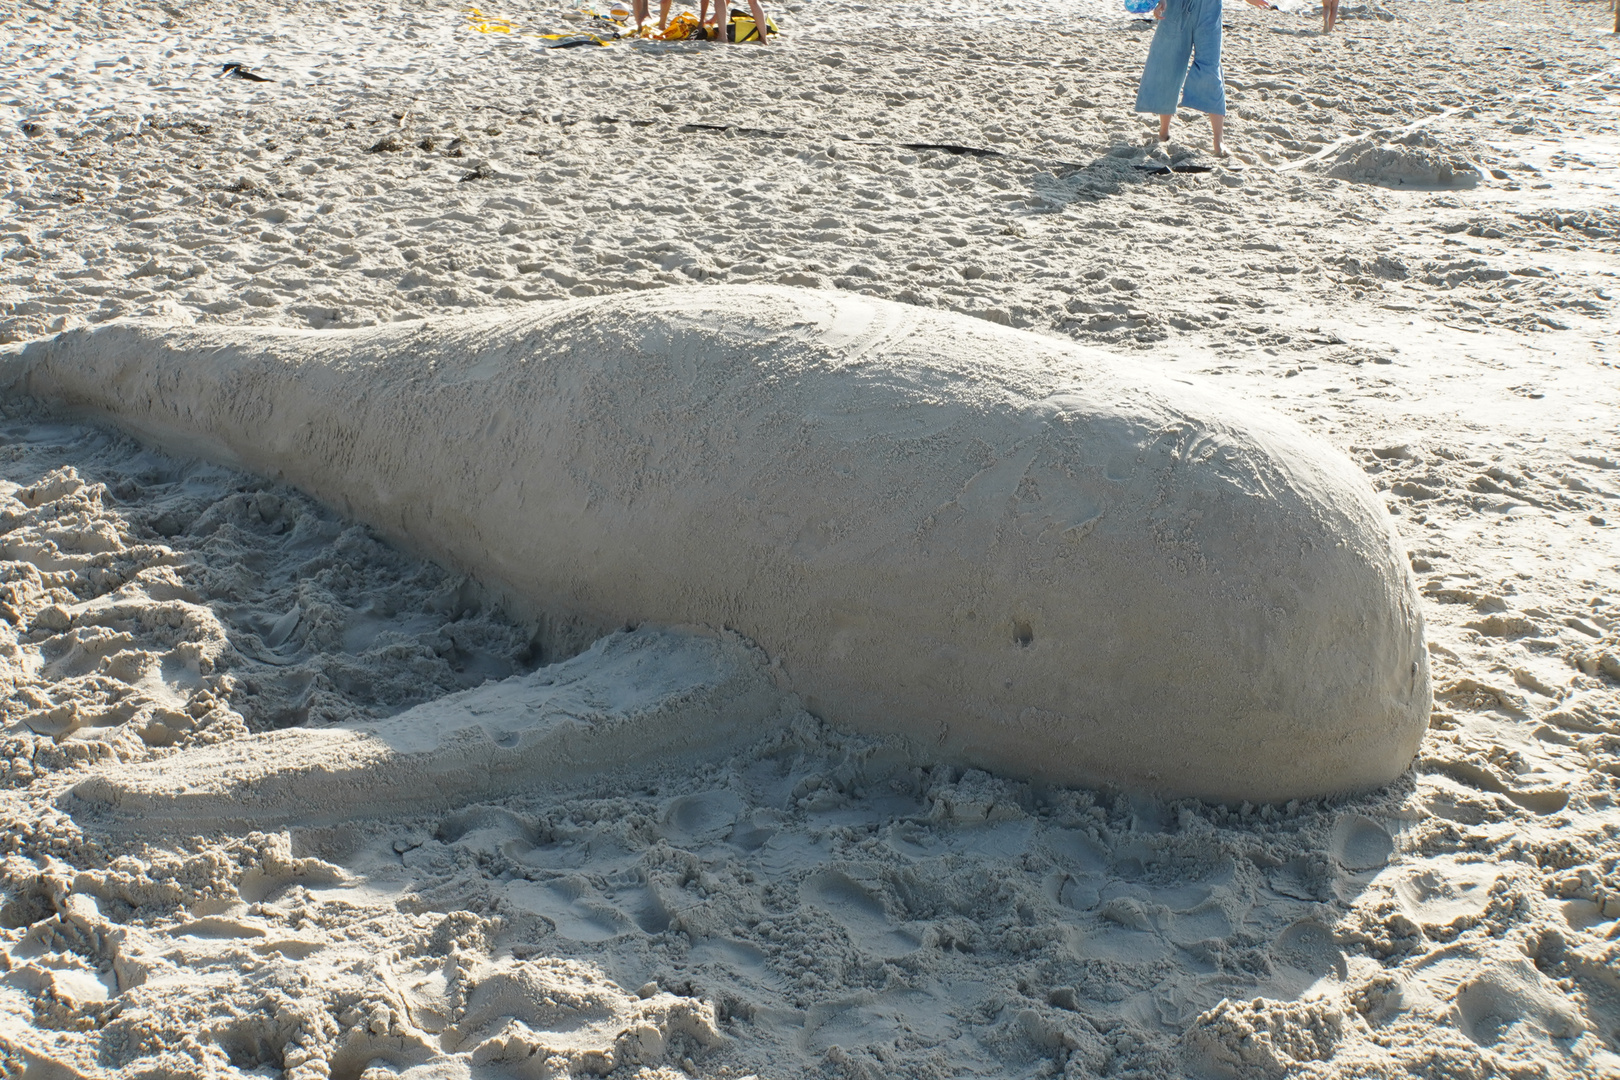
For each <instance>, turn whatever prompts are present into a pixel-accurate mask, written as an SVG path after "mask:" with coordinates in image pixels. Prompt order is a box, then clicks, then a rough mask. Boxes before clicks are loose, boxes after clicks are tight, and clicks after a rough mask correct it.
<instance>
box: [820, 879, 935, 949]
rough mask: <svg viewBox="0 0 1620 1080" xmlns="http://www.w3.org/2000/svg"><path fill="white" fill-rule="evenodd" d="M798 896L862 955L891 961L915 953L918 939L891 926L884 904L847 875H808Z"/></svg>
mask: <svg viewBox="0 0 1620 1080" xmlns="http://www.w3.org/2000/svg"><path fill="white" fill-rule="evenodd" d="M799 896H800V898H801V899H802V900H803V901H804V902H805V903H806V904H808V905H810V906H812V907H817V908H820V909H821V910H822V911H825V912H826V913H827V914H829V915H831V916H832V917H833V920H834V921H835V922H837V923H838V924H839V925H840V926H842V927H843V928H844V930H845V931H846V932H847V933H848V934H849V937H850V940H851V941H853V942H854V943H855V945H856V947H858V948H860V949H861V950H862V951H864V952H869V953H874V954H876V955H878V956H883V957H891V956H904V955H906V954H907V953H910V952H915V951H916V949H917V946H918V941H917V939H916V938H915V937H913V936H912V935H911V934H910V933H908V932H907V931H905V930H903V929H900V928H899V927H897V926H895V925H894V923H893V922H892V921H891V920H890V918H889V913H888V911H886V910H885V909H884V907H883V901H882V900H880V899H878V898H877V897H876V896H874V895H873V894H872V893H871V892H870V891H868V890H867V889H866V887H865V886H863V885H861V884H860V883H858V882H856V881H855V880H854V879H853V878H851V877H849V875H847V874H843V873H840V872H839V871H837V870H821V871H818V872H816V873H814V874H811V875H810V876H809V877H807V878H805V880H804V883H803V884H802V885H800V886H799Z"/></svg>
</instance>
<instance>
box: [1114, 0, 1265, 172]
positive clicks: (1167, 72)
mask: <svg viewBox="0 0 1620 1080" xmlns="http://www.w3.org/2000/svg"><path fill="white" fill-rule="evenodd" d="M1248 2H1249V3H1251V4H1253V5H1254V6H1255V7H1257V8H1267V9H1269V8H1270V7H1271V5H1270V4H1269V3H1267V2H1266V0H1248ZM1153 17H1154V18H1156V19H1158V20H1159V25H1158V28H1157V29H1155V30H1154V31H1153V44H1152V45H1150V46H1149V47H1148V56H1147V63H1146V64H1145V65H1143V67H1142V84H1141V86H1140V87H1139V88H1138V89H1137V91H1136V111H1137V112H1139V113H1158V114H1159V141H1160V142H1168V141H1169V139H1170V120H1171V118H1172V117H1174V116H1175V114H1176V95H1177V94H1180V95H1181V104H1183V105H1185V106H1186V107H1187V108H1189V109H1197V110H1198V111H1199V112H1203V113H1208V114H1209V127H1210V132H1211V134H1212V138H1211V139H1210V149H1211V151H1212V152H1213V153H1214V154H1215V156H1216V157H1221V156H1223V155H1222V154H1221V124H1222V122H1223V121H1224V120H1225V119H1226V82H1225V80H1224V79H1223V78H1222V77H1221V0H1159V6H1158V7H1157V8H1155V9H1154V10H1153ZM1189 56H1190V57H1192V67H1191V68H1190V69H1189V68H1188V66H1187V58H1188V57H1189Z"/></svg>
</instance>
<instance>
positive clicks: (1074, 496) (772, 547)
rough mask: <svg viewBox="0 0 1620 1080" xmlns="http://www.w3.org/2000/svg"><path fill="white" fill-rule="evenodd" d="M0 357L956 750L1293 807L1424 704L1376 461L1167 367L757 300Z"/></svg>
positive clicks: (1075, 777)
mask: <svg viewBox="0 0 1620 1080" xmlns="http://www.w3.org/2000/svg"><path fill="white" fill-rule="evenodd" d="M4 364H5V368H4V371H3V372H0V383H4V382H9V383H10V384H11V386H12V387H13V389H20V390H24V391H26V392H29V393H32V394H35V395H40V396H44V397H48V398H55V399H58V400H60V401H62V402H65V403H68V404H71V405H76V406H82V407H87V408H90V409H94V410H100V411H102V412H105V413H107V414H110V415H111V416H113V417H114V418H116V419H117V420H118V421H120V422H122V423H123V424H124V425H126V426H128V427H130V428H133V429H135V430H136V431H138V432H144V433H146V434H147V435H148V436H152V437H155V438H157V439H159V440H160V441H164V442H167V443H169V444H170V445H175V444H177V443H178V444H179V445H180V446H181V447H183V448H185V449H188V450H191V451H194V452H195V451H201V452H203V453H204V454H206V455H210V456H213V457H215V458H218V459H223V460H226V461H230V462H233V463H236V464H240V465H243V466H245V467H247V468H249V469H252V470H255V471H257V472H259V473H262V474H267V475H269V476H271V477H274V478H276V479H280V480H285V481H287V482H290V483H292V484H295V485H297V486H298V487H300V488H303V489H304V490H306V491H308V492H310V493H312V494H313V495H315V496H316V497H318V498H320V499H323V500H325V501H326V502H328V503H329V504H331V505H334V506H335V507H337V508H339V509H341V510H343V511H345V512H347V513H349V514H351V515H353V516H355V517H357V518H359V519H361V520H363V521H365V522H367V523H369V524H370V525H372V526H373V527H375V528H377V529H379V530H380V531H381V532H383V533H384V534H386V535H389V536H391V537H393V538H396V539H398V540H400V541H403V542H405V543H406V544H408V545H409V546H412V547H414V548H415V549H417V550H420V551H424V552H425V553H428V554H430V555H432V556H434V557H437V558H439V559H441V560H444V561H446V562H448V563H450V564H452V565H456V566H459V567H461V568H463V569H465V570H466V571H468V572H471V573H473V574H475V575H478V576H479V577H481V578H482V579H483V580H485V581H486V582H490V583H493V584H497V585H499V586H500V587H503V588H505V589H507V590H510V591H511V593H512V594H514V595H517V596H520V597H526V598H528V599H530V600H532V601H533V602H534V603H535V604H536V605H537V606H539V607H543V608H544V609H547V610H549V611H553V612H563V613H568V614H570V615H572V616H577V617H580V618H584V619H588V620H595V621H596V622H598V623H599V624H600V625H603V626H612V625H619V624H623V623H626V622H631V623H640V622H644V621H645V622H649V623H662V624H694V623H695V624H702V625H707V626H711V627H714V628H717V629H718V628H727V629H731V630H735V631H737V632H739V633H741V634H742V635H744V636H746V637H747V638H749V639H752V640H753V641H754V642H757V643H758V644H759V645H760V646H761V647H762V648H763V649H764V651H765V652H766V654H767V655H768V656H769V657H771V659H772V662H773V663H774V664H775V665H778V667H779V671H778V675H779V677H780V678H781V679H782V680H783V681H785V682H786V683H787V684H789V685H790V686H791V688H792V689H793V690H794V691H796V692H797V693H798V694H799V695H800V696H801V698H802V700H803V701H804V702H805V703H806V705H807V707H809V708H810V709H811V710H812V711H815V712H816V713H818V714H819V715H822V716H824V717H825V718H827V719H828V720H830V721H831V722H833V723H835V724H838V725H842V726H846V727H848V728H853V729H859V730H865V731H871V732H882V733H898V734H901V735H904V736H908V737H910V738H911V740H912V741H913V743H914V744H915V745H916V746H918V747H919V748H921V752H923V753H925V754H926V755H928V756H930V757H932V758H934V759H935V760H946V761H953V762H958V763H962V764H968V765H975V766H982V767H986V768H990V769H993V770H998V771H1001V772H1004V773H1008V774H1012V775H1016V776H1021V777H1028V778H1032V779H1037V780H1044V781H1054V782H1063V783H1104V784H1111V785H1121V786H1129V787H1141V788H1147V789H1151V790H1155V791H1159V792H1163V793H1169V794H1186V795H1196V796H1203V797H1210V798H1218V799H1230V800H1237V799H1251V800H1275V799H1286V798H1292V797H1299V796H1312V795H1318V794H1324V793H1332V792H1342V791H1349V790H1353V789H1360V788H1366V787H1369V786H1373V785H1377V784H1379V783H1382V782H1385V781H1388V780H1390V779H1392V778H1393V777H1395V776H1396V775H1398V774H1399V773H1400V772H1401V771H1402V770H1403V769H1405V768H1406V766H1407V765H1408V764H1409V763H1410V761H1411V760H1412V758H1413V756H1414V754H1415V753H1416V751H1417V747H1418V742H1419V739H1420V738H1421V735H1422V733H1423V731H1424V729H1425V726H1426V723H1427V719H1428V712H1429V705H1430V690H1429V676H1428V664H1427V657H1426V653H1425V647H1424V642H1423V631H1422V622H1421V616H1420V614H1419V610H1418V599H1417V595H1416V593H1415V591H1414V588H1413V585H1412V582H1411V578H1410V573H1409V571H1408V568H1407V566H1406V562H1405V560H1404V559H1403V558H1402V557H1401V554H1400V552H1399V551H1398V550H1397V548H1396V545H1395V540H1394V537H1393V535H1392V532H1391V530H1390V527H1389V524H1388V520H1387V517H1386V512H1385V510H1384V508H1383V506H1382V505H1381V504H1380V502H1379V500H1378V498H1377V497H1376V495H1375V494H1374V492H1373V491H1372V489H1371V487H1370V485H1369V484H1368V483H1367V481H1366V480H1365V478H1364V477H1363V476H1362V475H1361V473H1360V472H1359V470H1357V469H1356V467H1355V466H1354V465H1353V463H1351V462H1350V461H1349V460H1348V459H1347V458H1345V457H1344V455H1342V454H1341V453H1339V452H1337V451H1336V450H1334V449H1332V448H1330V447H1328V446H1326V445H1325V444H1323V443H1321V442H1319V441H1317V440H1315V439H1314V438H1312V437H1310V436H1309V435H1307V434H1306V433H1305V432H1304V431H1302V430H1301V429H1300V428H1298V427H1297V426H1296V425H1294V424H1293V423H1292V422H1290V421H1288V420H1286V419H1284V418H1282V417H1279V416H1277V415H1275V414H1272V413H1269V412H1266V411H1264V410H1262V409H1258V408H1253V407H1250V406H1249V405H1246V404H1244V403H1242V402H1239V401H1236V400H1233V399H1231V398H1227V397H1223V396H1221V395H1220V394H1218V393H1217V392H1215V391H1213V390H1211V389H1210V388H1209V387H1207V386H1203V385H1198V384H1196V383H1193V382H1188V381H1183V380H1179V379H1173V378H1169V377H1165V376H1164V375H1162V374H1155V373H1154V371H1155V370H1156V369H1157V368H1158V367H1159V366H1160V365H1156V364H1154V363H1152V362H1145V361H1142V360H1137V359H1127V358H1119V357H1114V356H1111V355H1108V354H1105V353H1102V352H1098V351H1095V350H1089V349H1085V348H1081V347H1076V346H1073V345H1070V344H1067V343H1063V342H1059V341H1056V340H1052V339H1048V338H1045V337H1041V336H1038V335H1035V334H1031V333H1025V332H1020V331H1016V330H1011V329H1006V328H1003V327H999V326H996V325H993V324H990V323H987V322H984V321H980V320H976V319H972V318H968V317H963V316H957V315H951V314H945V313H939V312H933V311H927V310H922V309H917V308H912V307H907V306H903V305H900V304H893V303H888V302H883V301H878V300H872V299H866V298H861V297H855V296H847V295H839V294H834V293H828V292H812V291H802V290H794V289H787V288H775V287H758V288H708V289H690V290H668V291H657V292H649V293H640V294H634V295H630V296H614V297H608V298H601V299H591V300H582V301H565V302H559V303H554V304H544V305H535V306H531V307H529V308H526V309H524V310H523V311H521V312H519V313H514V314H511V315H503V316H491V315H488V314H479V315H476V316H468V317H456V318H451V319H447V320H441V321H433V322H428V323H416V324H410V325H407V326H403V327H401V326H392V327H386V328H379V329H368V330H357V331H348V332H306V331H292V330H275V329H231V328H225V329H219V328H214V329H202V328H190V329H161V330H160V329H153V328H143V327H140V326H116V325H115V326H108V327H104V328H100V329H94V330H88V331H78V332H70V333H65V334H62V335H59V336H57V337H56V338H53V339H49V340H44V341H40V342H36V343H32V344H30V345H29V346H27V347H26V348H22V349H19V350H13V351H12V353H11V355H10V356H9V357H8V358H5V359H4Z"/></svg>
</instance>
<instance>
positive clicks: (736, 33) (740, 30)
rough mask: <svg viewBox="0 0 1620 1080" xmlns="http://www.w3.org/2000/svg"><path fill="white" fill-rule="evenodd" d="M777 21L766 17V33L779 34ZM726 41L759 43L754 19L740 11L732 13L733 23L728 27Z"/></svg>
mask: <svg viewBox="0 0 1620 1080" xmlns="http://www.w3.org/2000/svg"><path fill="white" fill-rule="evenodd" d="M780 32H781V31H779V30H777V29H776V21H775V20H774V19H772V18H771V17H770V16H769V15H767V16H765V33H766V34H768V35H769V34H777V33H780ZM726 40H728V41H758V40H759V31H758V30H756V29H755V28H754V17H753V16H752V15H744V14H743V13H742V12H740V11H733V12H732V13H731V23H730V24H729V25H728V26H727V27H726Z"/></svg>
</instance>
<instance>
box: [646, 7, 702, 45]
mask: <svg viewBox="0 0 1620 1080" xmlns="http://www.w3.org/2000/svg"><path fill="white" fill-rule="evenodd" d="M654 36H655V37H660V38H662V39H664V40H665V41H688V40H690V39H692V38H700V39H701V38H707V37H708V36H709V35H708V34H707V33H705V32H704V29H703V27H702V26H700V25H698V18H697V16H696V15H694V14H692V13H691V12H690V11H683V12H681V13H680V14H679V15H677V16H675V17H674V18H673V19H671V20H669V25H668V26H666V27H664V29H663V32H662V33H659V34H656V35H654Z"/></svg>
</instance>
